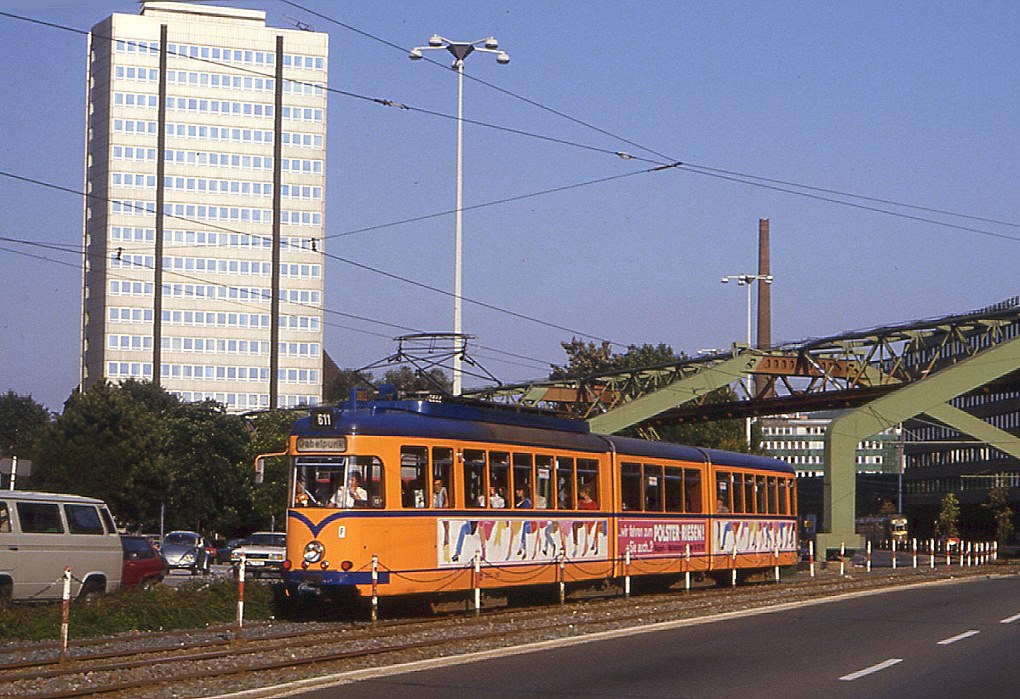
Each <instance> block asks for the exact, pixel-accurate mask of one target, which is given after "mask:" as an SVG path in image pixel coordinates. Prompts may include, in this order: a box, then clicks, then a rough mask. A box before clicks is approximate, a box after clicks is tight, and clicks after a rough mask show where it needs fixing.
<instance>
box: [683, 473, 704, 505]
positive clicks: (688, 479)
mask: <svg viewBox="0 0 1020 699" xmlns="http://www.w3.org/2000/svg"><path fill="white" fill-rule="evenodd" d="M684 499H685V503H686V505H687V508H686V511H687V512H704V511H705V508H704V505H703V504H702V502H701V471H699V470H698V469H696V468H685V469H684Z"/></svg>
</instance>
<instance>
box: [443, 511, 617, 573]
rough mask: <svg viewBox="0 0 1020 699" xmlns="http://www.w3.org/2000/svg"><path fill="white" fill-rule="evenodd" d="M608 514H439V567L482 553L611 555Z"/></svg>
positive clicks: (498, 558) (486, 556) (484, 556)
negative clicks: (577, 516) (588, 516)
mask: <svg viewBox="0 0 1020 699" xmlns="http://www.w3.org/2000/svg"><path fill="white" fill-rule="evenodd" d="M607 531H608V522H607V520H605V519H536V520H522V519H439V520H437V521H436V548H437V550H438V553H439V555H438V558H439V561H438V563H439V566H440V567H444V566H446V567H454V566H456V567H463V566H464V565H465V564H466V563H470V562H471V561H473V560H474V557H475V553H476V552H477V553H479V554H480V556H481V560H482V562H483V563H515V562H532V561H543V562H550V561H555V560H557V557H558V556H560V555H561V554H562V555H563V556H565V557H566V558H567V560H596V559H599V558H602V559H604V558H605V557H606V556H608V555H609V542H608V541H607V539H606V533H607Z"/></svg>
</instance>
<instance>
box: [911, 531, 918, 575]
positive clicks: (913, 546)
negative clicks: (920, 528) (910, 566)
mask: <svg viewBox="0 0 1020 699" xmlns="http://www.w3.org/2000/svg"><path fill="white" fill-rule="evenodd" d="M910 551H911V554H912V555H913V558H914V568H915V569H916V568H917V537H914V538H913V539H911V540H910Z"/></svg>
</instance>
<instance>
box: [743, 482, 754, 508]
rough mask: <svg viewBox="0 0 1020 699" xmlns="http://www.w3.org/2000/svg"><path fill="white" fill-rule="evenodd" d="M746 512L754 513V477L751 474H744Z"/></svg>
mask: <svg viewBox="0 0 1020 699" xmlns="http://www.w3.org/2000/svg"><path fill="white" fill-rule="evenodd" d="M744 512H747V513H748V514H751V513H753V512H754V476H752V475H751V474H750V473H745V474H744Z"/></svg>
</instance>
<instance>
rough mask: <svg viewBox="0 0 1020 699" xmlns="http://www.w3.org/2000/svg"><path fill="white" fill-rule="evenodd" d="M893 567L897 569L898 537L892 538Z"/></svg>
mask: <svg viewBox="0 0 1020 699" xmlns="http://www.w3.org/2000/svg"><path fill="white" fill-rule="evenodd" d="M892 569H893V570H896V539H893V540H892Z"/></svg>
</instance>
